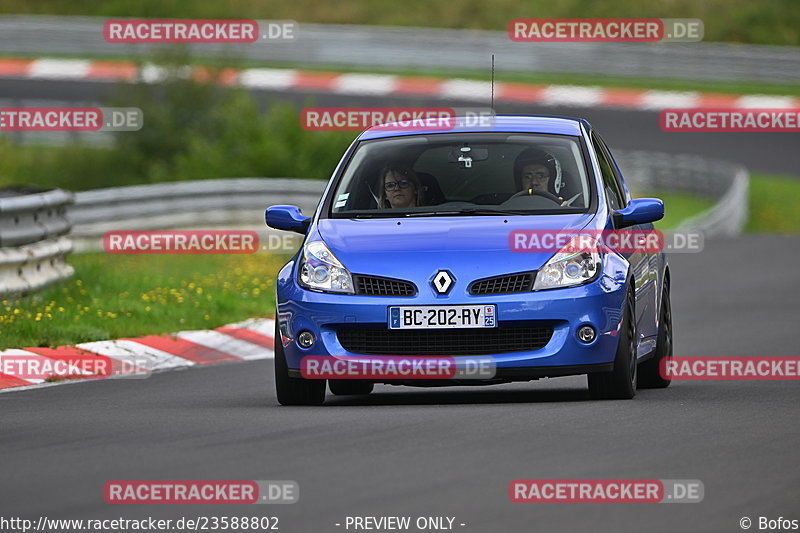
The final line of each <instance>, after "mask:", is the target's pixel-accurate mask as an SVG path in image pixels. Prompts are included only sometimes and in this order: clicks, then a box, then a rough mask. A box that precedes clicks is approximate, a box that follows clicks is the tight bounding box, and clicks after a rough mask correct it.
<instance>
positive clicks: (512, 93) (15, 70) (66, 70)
mask: <svg viewBox="0 0 800 533" xmlns="http://www.w3.org/2000/svg"><path fill="white" fill-rule="evenodd" d="M184 72H185V75H186V76H187V77H192V78H194V79H196V80H198V81H207V80H209V79H211V74H210V70H209V69H208V68H205V67H188V66H187V67H185V71H184ZM166 73H167V69H165V68H163V67H159V66H156V65H144V66H142V67H139V66H138V65H137V64H136V63H132V62H130V61H90V60H83V59H49V58H41V59H22V58H0V78H21V79H35V80H73V81H81V80H91V81H124V82H133V81H136V80H142V81H145V82H147V83H157V82H159V81H161V80H163V79H164V78H165V76H166V75H167V74H166ZM216 79H217V81H218V82H219V83H221V84H224V85H238V86H242V87H247V88H252V89H267V90H279V91H299V92H302V91H313V92H325V93H331V94H343V95H363V96H425V97H431V98H441V99H450V100H462V101H475V102H481V103H485V102H487V101H488V99H489V95H490V94H491V84H490V83H489V82H487V81H477V80H466V79H447V78H431V77H415V76H395V75H389V74H358V73H344V74H343V73H339V72H323V71H308V70H295V69H278V68H250V69H240V70H237V69H233V68H225V69H221V70H220V71H219V72H218V73H217V77H216ZM494 95H495V99H496V100H498V101H504V102H518V103H530V104H539V105H545V106H558V105H562V106H581V107H610V108H622V109H634V110H647V111H658V110H661V109H667V108H697V107H703V108H741V109H752V108H797V107H800V98H796V97H793V96H779V95H777V96H776V95H759V94H751V95H735V94H721V93H720V94H717V93H702V92H686V91H661V90H643V89H618V88H610V87H592V86H578V85H538V84H532V83H513V82H498V83H495V88H494Z"/></svg>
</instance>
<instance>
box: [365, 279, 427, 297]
mask: <svg viewBox="0 0 800 533" xmlns="http://www.w3.org/2000/svg"><path fill="white" fill-rule="evenodd" d="M353 278H354V282H355V286H356V294H360V295H362V296H414V295H415V294H417V288H416V287H415V286H414V284H413V283H410V282H408V281H403V280H400V279H391V278H380V277H377V276H363V275H360V274H356V275H354V276H353Z"/></svg>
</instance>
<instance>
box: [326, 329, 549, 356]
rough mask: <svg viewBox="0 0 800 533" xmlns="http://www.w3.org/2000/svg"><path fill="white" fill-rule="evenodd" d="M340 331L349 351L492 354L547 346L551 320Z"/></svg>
mask: <svg viewBox="0 0 800 533" xmlns="http://www.w3.org/2000/svg"><path fill="white" fill-rule="evenodd" d="M336 335H337V337H338V339H339V343H341V345H342V347H343V348H344V349H345V350H347V351H348V352H352V353H357V354H364V355H422V356H425V355H452V356H457V355H488V354H499V353H509V352H526V351H531V350H538V349H539V348H542V347H544V346H545V345H546V344H547V343H548V342H549V341H550V337H552V336H553V327H552V325H550V324H536V325H505V326H503V325H501V326H499V327H496V328H470V329H466V328H464V329H406V330H398V329H387V328H386V326H383V327H343V328H340V329H339V330H338V331H337V332H336Z"/></svg>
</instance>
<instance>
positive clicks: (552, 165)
mask: <svg viewBox="0 0 800 533" xmlns="http://www.w3.org/2000/svg"><path fill="white" fill-rule="evenodd" d="M663 215H664V205H663V203H662V202H661V200H658V199H632V198H631V195H630V193H629V191H628V188H627V186H626V184H625V181H624V180H623V177H622V174H621V173H620V170H619V167H618V166H617V164H616V162H615V161H614V158H613V156H612V155H611V152H610V151H609V149H608V147H607V146H606V144H605V143H604V142H603V140H602V139H601V138H600V136H599V135H598V133H597V132H596V131H595V130H594V129H593V128H592V127H591V125H590V124H589V123H588V122H587V121H585V120H582V119H574V118H565V117H549V116H496V117H495V118H494V120H493V122H492V124H491V126H487V125H485V124H481V125H469V124H466V123H464V122H459V123H457V124H455V125H453V124H451V125H450V126H448V127H443V126H442V127H439V126H435V125H434V126H432V127H429V128H425V129H420V128H415V129H414V130H413V131H412V130H410V129H409V130H402V129H399V128H398V129H391V128H385V127H383V128H371V129H368V130H366V131H365V132H363V133H361V134H360V135H359V137H358V138H357V139H356V140H355V141H354V142H353V143H352V145H351V146H350V147H349V149H348V150H347V152H346V153H345V154H344V156H343V157H342V159H341V161H340V163H339V165H338V166H337V168H336V170H335V172H334V174H333V177H332V178H331V180H330V182H329V184H328V186H327V188H326V190H325V193H324V194H323V197H322V199H321V201H320V203H319V205H318V207H317V209H316V212H315V213H314V215H313V216H312V217H307V216H304V215H302V214H301V212H300V210H299V209H298V208H297V207H295V206H287V205H277V206H271V207H269V208H268V209H267V212H266V222H267V225H268V226H270V227H272V228H277V229H281V230H287V231H294V232H297V233H300V234H303V235H305V239H304V241H303V246H302V248H301V250H300V251H299V252H298V253H297V255H295V256H294V257H293V258H292V259H291V260H290V261H289V262H288V263H287V264H286V265H285V266H284V267H283V268H282V269H281V271H280V273H279V274H278V277H277V287H276V292H277V314H276V321H275V322H276V332H275V338H276V343H275V344H276V346H275V362H274V364H275V385H276V390H277V396H278V401H279V403H281V404H283V405H319V404H322V403H323V402H324V399H325V394H326V384H327V386H329V387H330V390H331V392H332V393H333V394H335V395H345V394H354V395H356V394H369V393H370V392H372V390H373V385H374V383H375V382H383V383H390V384H401V385H412V386H413V385H419V386H432V385H486V384H493V383H508V382H512V381H530V380H536V379H538V378H542V377H557V376H568V375H580V374H586V375H587V376H588V386H589V392H590V394H591V396H592V397H593V398H597V399H629V398H633V396H634V395H635V393H636V389H637V386H638V387H650V388H660V387H666V386H668V385H669V380H668V379H665V377H664V376H662V375H661V373H660V372H659V363H660V362H661V361H662V360H664V359H667V358H670V357H672V317H671V312H670V297H669V291H670V272H669V266H668V264H667V260H666V257H665V255H664V254H663V253H662V252H661V251H660V250H659V249H651V248H635V249H631V250H617V249H612V248H608V247H605V246H602V245H599V244H597V243H595V244H597V245H589V244H587V242H590V241H591V239H589V241H587V240H586V239H582V240H580V241H570V243H569V244H570V246H565V247H563V249H562V248H558V247H559V246H562V245H564V242H565V241H564V240H563V239H561V238H562V237H564V236H566V237H569V236H570V235H578V234H581V235H585V234H586V233H587V232H588V234H589V235H590V236H591V235H598V236H600V237H602V236H603V235H606V234H608V233H610V232H614V231H620V230H624V231H631V230H632V231H641V232H648V231H651V232H652V230H653V225H652V223H653V222H655V221H657V220H659V219H661V218H662V217H663ZM553 235H555V236H556V237H557V238H551V239H550V241H547V237H548V236H550V237H553ZM534 237H535V238H536V242H535V243H534V244H535V245H534V246H529V245H530V244H531V241H532V240H533V238H534ZM559 239H560V240H559ZM598 242H599V241H598ZM547 243H549V244H547ZM554 246H555V248H554ZM576 246H577V247H578V249H576ZM278 341H279V342H278ZM307 356H320V357H325V356H327V357H333V358H348V357H350V356H352V357H371V358H381V357H390V356H395V357H414V358H418V357H436V356H442V357H451V358H454V359H455V360H456V361H460V360H468V359H469V358H481V359H482V360H484V361H485V360H487V359H488V360H491V362H492V364H493V373H492V375H491V376H487V377H485V378H483V379H456V378H450V379H435V380H418V379H413V380H412V379H409V380H402V379H390V380H380V379H328V380H327V381H326V380H325V379H307V378H306V377H304V376H307V374H304V373H303V372H302V371H301V368H302V364H303V358H304V357H307Z"/></svg>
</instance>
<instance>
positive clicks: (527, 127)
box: [359, 115, 591, 140]
mask: <svg viewBox="0 0 800 533" xmlns="http://www.w3.org/2000/svg"><path fill="white" fill-rule="evenodd" d="M390 124H391V123H390ZM581 124H583V125H584V126H585V127H586V128H587V129H590V128H591V126H590V125H589V123H588V122H587V121H586V120H584V119H581V118H572V117H558V116H547V115H496V116H495V117H494V123H493V124H492V125H490V126H470V125H464V124H457V125H456V126H455V127H451V128H439V127H431V128H421V127H412V128H409V129H407V130H391V129H384V128H385V127H380V128H371V129H368V130H366V131H364V132H363V133H362V134H361V135H360V136H359V139H360V140H368V139H381V138H384V137H399V136H403V135H420V134H426V133H470V132H513V133H549V134H553V135H574V136H579V135H581Z"/></svg>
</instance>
